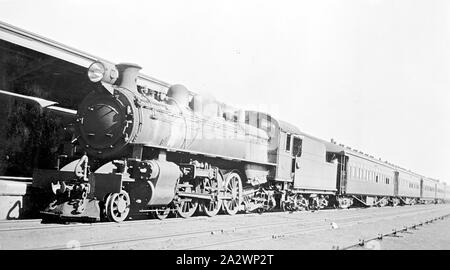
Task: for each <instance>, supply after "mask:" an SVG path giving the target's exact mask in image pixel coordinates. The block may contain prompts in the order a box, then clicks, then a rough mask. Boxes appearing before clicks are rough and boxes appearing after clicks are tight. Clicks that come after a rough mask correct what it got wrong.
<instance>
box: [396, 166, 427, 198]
mask: <svg viewBox="0 0 450 270" xmlns="http://www.w3.org/2000/svg"><path fill="white" fill-rule="evenodd" d="M421 179H422V177H421V176H420V175H418V174H415V173H413V172H411V171H408V170H405V169H403V168H399V167H397V169H396V177H395V179H394V181H395V184H396V185H397V187H396V188H395V191H394V193H395V196H397V197H398V199H399V200H400V201H401V202H402V203H403V204H408V205H409V204H415V203H417V202H418V201H419V200H420V181H421Z"/></svg>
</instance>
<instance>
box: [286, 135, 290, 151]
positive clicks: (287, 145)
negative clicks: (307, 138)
mask: <svg viewBox="0 0 450 270" xmlns="http://www.w3.org/2000/svg"><path fill="white" fill-rule="evenodd" d="M286 151H291V134H287V135H286Z"/></svg>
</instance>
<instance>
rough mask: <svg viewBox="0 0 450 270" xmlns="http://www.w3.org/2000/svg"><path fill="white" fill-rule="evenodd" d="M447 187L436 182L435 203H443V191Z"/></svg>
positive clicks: (442, 183) (443, 183)
mask: <svg viewBox="0 0 450 270" xmlns="http://www.w3.org/2000/svg"><path fill="white" fill-rule="evenodd" d="M446 188H447V185H446V183H445V182H441V181H437V183H436V203H444V202H445V190H446Z"/></svg>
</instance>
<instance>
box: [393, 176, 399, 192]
mask: <svg viewBox="0 0 450 270" xmlns="http://www.w3.org/2000/svg"><path fill="white" fill-rule="evenodd" d="M398 176H399V172H397V171H396V172H394V196H398V185H399V179H398Z"/></svg>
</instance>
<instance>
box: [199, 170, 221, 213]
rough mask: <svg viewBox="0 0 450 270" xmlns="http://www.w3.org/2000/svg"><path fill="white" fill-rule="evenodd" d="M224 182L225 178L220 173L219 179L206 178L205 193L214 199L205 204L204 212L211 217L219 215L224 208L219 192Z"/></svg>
mask: <svg viewBox="0 0 450 270" xmlns="http://www.w3.org/2000/svg"><path fill="white" fill-rule="evenodd" d="M222 182H223V178H222V175H221V174H220V173H219V174H218V175H217V179H209V178H205V180H204V188H205V191H206V192H208V193H209V194H210V195H212V197H213V199H211V200H209V201H205V202H203V211H204V212H205V214H206V215H207V216H209V217H213V216H215V215H217V213H219V211H220V207H221V206H222V200H221V199H219V190H220V186H221V184H222Z"/></svg>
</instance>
